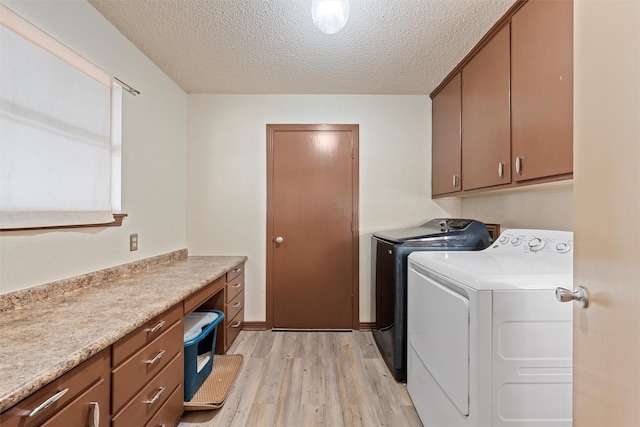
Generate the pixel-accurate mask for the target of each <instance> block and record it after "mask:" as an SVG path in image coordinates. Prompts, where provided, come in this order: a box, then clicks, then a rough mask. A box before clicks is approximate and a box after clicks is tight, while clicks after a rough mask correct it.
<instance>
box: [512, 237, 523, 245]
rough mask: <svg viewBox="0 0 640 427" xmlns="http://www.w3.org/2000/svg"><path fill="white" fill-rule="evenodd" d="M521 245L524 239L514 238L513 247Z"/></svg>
mask: <svg viewBox="0 0 640 427" xmlns="http://www.w3.org/2000/svg"><path fill="white" fill-rule="evenodd" d="M520 243H522V239H521V238H519V237H514V238H513V239H511V244H512V245H513V246H518V245H519V244H520Z"/></svg>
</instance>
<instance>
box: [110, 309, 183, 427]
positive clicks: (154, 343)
mask: <svg viewBox="0 0 640 427" xmlns="http://www.w3.org/2000/svg"><path fill="white" fill-rule="evenodd" d="M183 335H184V322H183V317H182V304H178V305H176V306H175V307H173V308H171V309H169V310H168V311H166V312H165V313H163V314H162V315H160V316H157V317H155V318H154V319H151V320H150V321H149V322H147V323H146V324H145V325H143V326H141V327H140V328H138V329H137V330H135V331H134V332H132V333H130V334H129V335H127V336H126V337H124V338H122V339H121V340H120V341H118V342H116V343H115V344H114V345H113V346H112V349H113V356H112V370H111V380H112V390H111V413H112V414H113V418H112V420H113V424H112V425H113V427H128V426H134V425H135V426H144V425H146V424H147V423H148V422H149V421H150V420H151V419H152V418H153V417H155V416H156V414H157V413H158V412H159V411H160V408H163V405H164V404H165V403H166V402H168V400H169V398H170V396H172V395H173V393H174V392H176V391H178V392H179V393H180V396H181V399H182V387H183V382H184V359H183V357H184V356H183V353H184V346H183ZM171 408H173V410H171ZM182 409H183V408H182V405H180V406H179V407H178V406H176V405H172V406H170V407H169V409H168V410H165V411H163V413H162V417H163V418H166V419H169V420H172V421H171V422H170V423H165V424H168V425H174V424H176V423H177V421H178V419H179V418H180V416H181V415H182Z"/></svg>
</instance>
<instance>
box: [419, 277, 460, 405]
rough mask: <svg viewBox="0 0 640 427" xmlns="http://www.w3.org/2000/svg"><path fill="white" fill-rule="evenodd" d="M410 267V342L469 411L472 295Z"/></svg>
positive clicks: (451, 395) (444, 387) (446, 389)
mask: <svg viewBox="0 0 640 427" xmlns="http://www.w3.org/2000/svg"><path fill="white" fill-rule="evenodd" d="M424 273H425V272H424V271H421V269H420V268H416V266H412V268H411V269H410V272H409V274H410V276H413V277H411V278H410V279H409V283H410V289H409V292H410V295H409V296H410V297H409V301H408V303H409V315H410V316H411V320H410V321H409V323H410V330H409V343H410V345H411V347H412V348H413V349H414V351H415V353H416V354H417V357H418V358H419V359H420V361H421V362H422V363H423V364H424V366H425V367H426V369H427V370H428V371H429V373H430V374H431V376H432V377H433V378H434V380H435V381H436V382H437V384H438V386H439V388H440V390H441V391H442V393H444V394H445V395H446V396H447V398H448V399H449V400H450V401H451V402H452V403H453V404H454V405H455V407H456V409H457V410H458V411H459V412H460V414H462V415H464V416H466V415H469V306H470V305H469V299H468V298H467V296H466V295H462V294H461V293H458V292H455V291H454V290H452V289H451V288H450V287H447V286H446V285H443V284H441V283H438V282H437V281H435V280H433V279H432V278H431V277H427V276H426V275H425V274H424Z"/></svg>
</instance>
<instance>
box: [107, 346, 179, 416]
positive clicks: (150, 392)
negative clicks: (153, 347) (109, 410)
mask: <svg viewBox="0 0 640 427" xmlns="http://www.w3.org/2000/svg"><path fill="white" fill-rule="evenodd" d="M183 369H184V362H183V358H182V353H180V354H178V355H177V356H176V357H174V358H173V360H171V362H169V364H168V365H167V366H166V367H165V368H164V369H163V370H162V372H160V373H159V374H158V375H157V376H156V377H155V378H154V379H152V380H151V381H149V383H148V384H147V385H146V386H145V387H144V388H143V389H142V390H141V391H140V392H139V393H138V394H136V395H135V397H134V398H133V399H131V401H130V402H129V403H128V404H127V405H126V406H125V407H124V408H123V409H122V411H121V412H120V413H119V414H117V415H116V416H115V417H114V418H113V422H112V424H111V425H112V427H131V426H143V425H145V424H146V423H147V421H148V420H149V419H150V418H151V417H152V416H153V415H154V414H155V413H156V412H157V411H158V409H159V408H161V407H162V405H163V404H164V402H166V401H167V400H168V399H169V396H171V393H172V392H173V391H174V390H176V389H179V388H180V383H181V382H182V378H183V375H184V373H183Z"/></svg>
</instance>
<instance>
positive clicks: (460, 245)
mask: <svg viewBox="0 0 640 427" xmlns="http://www.w3.org/2000/svg"><path fill="white" fill-rule="evenodd" d="M491 243H493V240H492V239H491V236H490V234H489V231H488V230H487V227H486V225H485V224H483V223H482V222H480V221H475V220H471V219H452V218H436V219H432V220H431V221H428V222H425V223H424V224H422V225H420V226H418V227H412V228H403V229H396V230H387V231H379V232H377V233H373V235H372V236H371V269H372V271H371V280H372V281H373V283H372V285H373V288H374V289H375V290H376V323H375V327H374V330H373V337H374V339H375V342H376V344H377V345H378V348H379V349H380V353H381V354H382V357H383V359H384V361H385V363H386V364H387V366H388V367H389V370H390V371H391V373H392V374H393V377H394V378H395V379H396V380H397V381H406V379H407V256H408V255H409V254H410V253H411V252H415V251H474V250H481V249H484V248H486V247H488V246H489V245H491Z"/></svg>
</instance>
